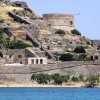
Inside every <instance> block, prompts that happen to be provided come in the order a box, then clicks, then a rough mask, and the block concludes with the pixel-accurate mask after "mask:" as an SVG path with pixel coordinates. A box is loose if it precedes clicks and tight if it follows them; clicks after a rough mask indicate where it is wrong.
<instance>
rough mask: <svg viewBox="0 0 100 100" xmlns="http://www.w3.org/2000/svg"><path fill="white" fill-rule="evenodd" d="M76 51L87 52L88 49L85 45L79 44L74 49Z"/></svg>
mask: <svg viewBox="0 0 100 100" xmlns="http://www.w3.org/2000/svg"><path fill="white" fill-rule="evenodd" d="M74 52H75V53H85V52H86V50H85V48H84V47H83V46H77V47H76V48H75V49H74Z"/></svg>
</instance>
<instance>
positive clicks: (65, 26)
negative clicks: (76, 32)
mask: <svg viewBox="0 0 100 100" xmlns="http://www.w3.org/2000/svg"><path fill="white" fill-rule="evenodd" d="M43 20H46V21H47V24H48V26H49V27H51V28H54V29H62V30H67V31H70V30H72V29H74V16H73V15H71V14H58V13H55V14H53V13H52V14H43Z"/></svg>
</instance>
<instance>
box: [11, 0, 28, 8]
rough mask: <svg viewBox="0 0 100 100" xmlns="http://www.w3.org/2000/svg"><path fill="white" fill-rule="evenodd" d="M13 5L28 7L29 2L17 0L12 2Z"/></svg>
mask: <svg viewBox="0 0 100 100" xmlns="http://www.w3.org/2000/svg"><path fill="white" fill-rule="evenodd" d="M12 5H13V6H17V7H28V5H27V3H26V2H23V1H15V2H13V3H12Z"/></svg>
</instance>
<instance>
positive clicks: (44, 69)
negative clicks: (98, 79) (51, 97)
mask: <svg viewBox="0 0 100 100" xmlns="http://www.w3.org/2000/svg"><path fill="white" fill-rule="evenodd" d="M34 73H48V74H54V73H60V74H64V75H71V76H73V75H74V76H79V75H85V76H88V75H97V74H98V75H99V74H100V63H99V62H87V63H86V62H65V63H61V62H59V63H57V64H43V65H23V66H17V65H9V66H4V65H1V66H0V81H1V82H2V80H4V81H16V82H30V81H31V76H32V74H34Z"/></svg>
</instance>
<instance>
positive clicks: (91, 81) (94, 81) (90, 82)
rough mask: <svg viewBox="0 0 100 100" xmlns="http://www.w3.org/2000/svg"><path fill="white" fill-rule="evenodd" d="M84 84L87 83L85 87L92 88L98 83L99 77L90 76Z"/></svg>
mask: <svg viewBox="0 0 100 100" xmlns="http://www.w3.org/2000/svg"><path fill="white" fill-rule="evenodd" d="M86 82H88V85H87V87H94V86H96V85H97V84H98V83H99V76H98V75H92V76H90V77H87V79H86Z"/></svg>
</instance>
